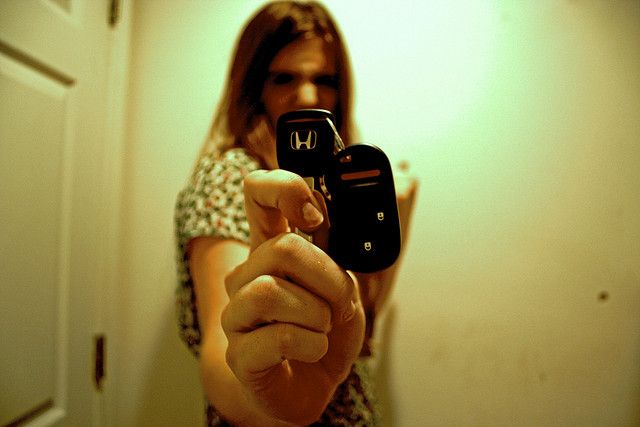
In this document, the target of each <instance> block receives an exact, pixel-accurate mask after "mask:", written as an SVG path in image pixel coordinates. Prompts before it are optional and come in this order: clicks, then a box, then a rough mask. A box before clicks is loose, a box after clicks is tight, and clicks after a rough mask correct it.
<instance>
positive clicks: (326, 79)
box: [315, 74, 338, 89]
mask: <svg viewBox="0 0 640 427" xmlns="http://www.w3.org/2000/svg"><path fill="white" fill-rule="evenodd" d="M315 81H316V84H318V85H321V86H327V87H330V88H333V89H337V88H338V76H336V75H333V74H324V75H322V76H318V77H316V79H315Z"/></svg>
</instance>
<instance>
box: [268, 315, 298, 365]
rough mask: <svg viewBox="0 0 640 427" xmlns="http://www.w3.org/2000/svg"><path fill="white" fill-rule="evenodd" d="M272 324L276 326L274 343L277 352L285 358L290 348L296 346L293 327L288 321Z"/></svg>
mask: <svg viewBox="0 0 640 427" xmlns="http://www.w3.org/2000/svg"><path fill="white" fill-rule="evenodd" d="M274 326H275V327H276V345H277V348H278V352H279V353H280V354H281V355H282V356H283V357H285V358H286V357H288V356H289V354H290V352H291V349H293V348H296V346H297V342H298V340H297V338H296V334H295V331H294V327H293V325H291V324H288V323H279V324H277V325H274Z"/></svg>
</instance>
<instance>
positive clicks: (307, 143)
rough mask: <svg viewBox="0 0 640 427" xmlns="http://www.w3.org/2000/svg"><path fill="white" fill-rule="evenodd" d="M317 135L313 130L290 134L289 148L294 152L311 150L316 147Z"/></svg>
mask: <svg viewBox="0 0 640 427" xmlns="http://www.w3.org/2000/svg"><path fill="white" fill-rule="evenodd" d="M317 139H318V134H317V133H316V131H315V130H297V131H295V132H292V133H291V148H293V149H294V150H312V149H314V148H315V146H316V140H317Z"/></svg>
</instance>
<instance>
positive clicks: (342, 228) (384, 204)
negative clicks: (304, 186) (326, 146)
mask: <svg viewBox="0 0 640 427" xmlns="http://www.w3.org/2000/svg"><path fill="white" fill-rule="evenodd" d="M326 186H327V189H328V192H329V193H330V195H331V202H330V210H329V221H330V223H331V228H330V229H329V249H328V253H329V255H331V257H332V258H333V259H334V260H335V261H336V263H338V264H339V265H340V266H341V267H342V268H344V269H346V270H353V271H356V272H361V273H371V272H374V271H378V270H382V269H384V268H387V267H389V266H391V265H392V264H393V263H394V262H395V261H396V259H397V258H398V255H399V254H400V246H401V235H400V221H399V218H398V205H397V201H396V192H395V186H394V182H393V173H392V170H391V165H390V164H389V160H388V158H387V156H386V155H385V154H384V152H383V151H382V150H380V149H379V148H377V147H375V146H373V145H369V144H355V145H351V146H348V147H347V148H346V149H344V150H342V151H340V152H339V153H337V154H336V155H335V156H334V158H333V160H332V166H331V170H330V171H329V172H328V173H327V175H326Z"/></svg>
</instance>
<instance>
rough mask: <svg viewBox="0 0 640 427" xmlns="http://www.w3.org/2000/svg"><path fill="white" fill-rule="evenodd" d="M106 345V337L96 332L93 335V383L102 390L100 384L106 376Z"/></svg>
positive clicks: (97, 388)
mask: <svg viewBox="0 0 640 427" xmlns="http://www.w3.org/2000/svg"><path fill="white" fill-rule="evenodd" d="M106 345H107V342H106V338H105V336H104V335H103V334H98V335H95V336H94V337H93V384H94V386H95V387H96V390H98V391H102V385H103V382H104V378H105V376H106V371H105V354H106Z"/></svg>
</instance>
